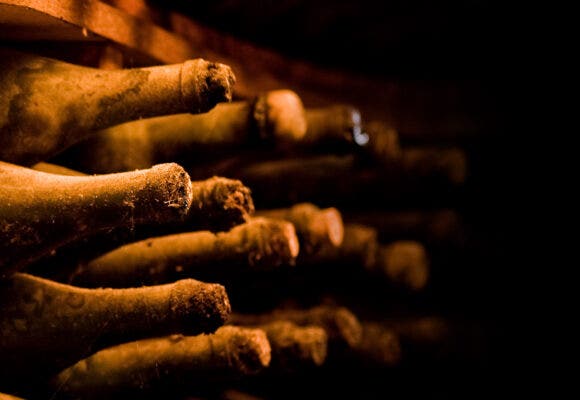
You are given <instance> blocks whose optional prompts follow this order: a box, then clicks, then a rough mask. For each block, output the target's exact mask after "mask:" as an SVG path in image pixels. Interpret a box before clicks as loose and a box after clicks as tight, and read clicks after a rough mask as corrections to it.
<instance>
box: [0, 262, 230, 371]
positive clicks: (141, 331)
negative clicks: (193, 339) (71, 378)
mask: <svg viewBox="0 0 580 400" xmlns="http://www.w3.org/2000/svg"><path fill="white" fill-rule="evenodd" d="M0 310H2V312H1V313H0V359H2V360H3V363H2V365H1V366H0V371H1V372H2V373H1V374H0V376H2V377H5V376H7V375H12V376H22V375H21V374H22V373H23V372H26V375H30V374H31V373H32V372H33V371H38V373H39V374H49V373H56V372H58V371H59V370H60V369H62V368H65V367H67V366H68V365H70V364H72V363H75V362H77V361H78V360H80V359H82V358H84V357H86V356H88V355H89V354H91V353H92V352H94V351H96V350H98V349H99V348H103V347H106V346H110V345H113V344H118V343H123V342H127V341H131V340H137V339H142V338H146V337H154V336H159V335H169V334H174V333H183V334H193V335H195V334H199V333H208V332H213V331H215V330H216V329H217V328H218V327H219V326H221V325H223V323H224V322H225V320H226V319H227V317H228V315H229V313H230V304H229V299H228V296H227V294H226V291H225V289H224V287H223V286H221V285H218V284H210V283H204V282H200V281H196V280H193V279H184V280H180V281H177V282H175V283H171V284H166V285H159V286H149V287H140V288H129V289H85V288H79V287H75V286H70V285H66V284H62V283H57V282H54V281H51V280H47V279H42V278H39V277H35V276H33V275H29V274H24V273H20V272H18V273H15V274H13V275H12V277H11V278H9V279H7V280H4V281H2V282H0ZM39 354H42V357H38V355H39ZM0 379H1V378H0Z"/></svg>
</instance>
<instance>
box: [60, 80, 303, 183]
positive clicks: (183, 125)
mask: <svg viewBox="0 0 580 400" xmlns="http://www.w3.org/2000/svg"><path fill="white" fill-rule="evenodd" d="M305 132H306V120H305V116H304V108H303V105H302V102H301V100H300V98H299V97H298V95H297V94H296V93H294V92H292V91H291V90H274V91H270V92H265V93H263V94H261V95H259V96H257V97H256V98H255V99H253V100H247V101H235V102H232V103H222V104H218V105H217V106H216V107H215V108H213V109H212V110H210V111H208V112H207V113H203V114H173V115H167V116H161V117H155V118H145V119H139V120H136V121H130V122H127V123H124V124H121V125H116V126H113V127H110V128H107V129H104V130H102V131H100V132H98V133H96V134H95V135H92V136H91V137H90V138H87V139H86V140H84V141H82V142H81V143H78V144H76V145H75V146H73V147H71V148H70V149H68V150H67V151H65V152H64V153H63V154H61V155H60V156H59V157H58V158H57V161H58V162H59V163H62V164H66V165H67V166H71V167H74V168H77V169H81V170H83V171H86V172H90V173H111V172H119V171H127V170H132V169H136V168H148V167H150V166H151V165H154V164H158V163H163V162H179V163H182V164H184V165H189V164H190V163H194V162H195V161H196V159H197V158H199V157H203V156H204V155H205V154H206V153H214V152H215V151H214V150H227V149H234V150H236V151H239V150H240V149H243V148H252V147H254V146H257V147H260V146H264V145H272V146H276V145H285V144H292V143H295V142H297V141H300V140H301V138H302V137H303V136H304V133H305Z"/></svg>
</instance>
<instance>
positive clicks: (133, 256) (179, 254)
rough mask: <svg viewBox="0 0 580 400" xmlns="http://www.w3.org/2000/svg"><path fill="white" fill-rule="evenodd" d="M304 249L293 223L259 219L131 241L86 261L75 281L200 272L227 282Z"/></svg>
mask: <svg viewBox="0 0 580 400" xmlns="http://www.w3.org/2000/svg"><path fill="white" fill-rule="evenodd" d="M298 251H299V243H298V238H297V237H296V232H295V230H294V226H293V225H292V224H291V223H289V222H287V221H282V220H275V219H266V218H253V219H252V220H251V221H250V222H248V223H245V224H242V225H239V226H236V227H235V228H233V229H232V230H230V231H228V232H221V233H217V234H214V233H212V232H208V231H198V232H187V233H180V234H174V235H167V236H162V237H156V238H149V239H145V240H142V241H139V242H134V243H129V244H126V245H124V246H121V247H119V248H117V249H115V250H113V251H111V252H109V253H106V254H104V255H102V256H100V257H98V258H96V259H94V260H92V261H90V262H88V263H87V264H86V265H80V266H79V268H78V269H77V271H76V272H75V274H74V276H73V278H72V282H73V283H75V284H78V285H81V286H90V287H95V286H96V287H98V286H107V287H130V286H140V285H150V284H158V283H165V282H171V281H172V280H175V279H178V278H183V277H195V278H199V277H200V276H202V277H203V279H204V280H211V281H218V282H221V280H222V279H224V277H227V276H228V275H234V274H235V273H236V272H239V271H240V270H244V269H250V270H265V269H266V270H269V269H275V268H277V267H279V266H283V265H291V264H292V263H293V262H294V260H295V259H296V257H297V255H298ZM232 269H233V271H232Z"/></svg>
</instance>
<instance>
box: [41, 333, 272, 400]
mask: <svg viewBox="0 0 580 400" xmlns="http://www.w3.org/2000/svg"><path fill="white" fill-rule="evenodd" d="M270 357H271V354H270V344H269V342H268V339H267V337H266V334H265V333H264V332H263V331H262V330H260V329H249V328H240V327H233V326H225V327H222V328H219V329H218V330H217V331H216V332H215V333H213V334H209V335H197V336H182V335H173V336H170V337H163V338H151V339H144V340H139V341H135V342H130V343H124V344H120V345H118V346H113V347H110V348H106V349H103V350H101V351H99V352H97V353H95V354H93V355H92V356H90V357H88V358H86V359H83V360H80V361H79V362H77V363H76V364H74V365H72V366H70V367H69V368H67V369H65V370H63V371H62V372H60V373H59V374H58V375H56V377H54V378H53V379H52V388H53V393H55V395H56V397H57V398H103V397H107V396H111V395H115V396H120V395H125V396H128V395H131V396H147V395H151V394H159V395H162V394H163V393H167V392H169V393H172V394H179V393H183V394H186V393H187V389H188V388H189V389H191V388H198V389H199V388H203V387H208V385H217V384H222V385H223V384H225V383H228V382H232V381H233V380H234V379H237V378H239V377H242V376H247V375H253V374H256V373H258V372H260V371H262V370H263V369H264V368H266V367H267V366H268V365H269V363H270Z"/></svg>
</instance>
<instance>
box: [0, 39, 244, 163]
mask: <svg viewBox="0 0 580 400" xmlns="http://www.w3.org/2000/svg"><path fill="white" fill-rule="evenodd" d="M0 70H2V75H1V76H0V92H1V93H2V94H3V95H2V97H1V98H0V160H3V161H8V162H14V163H18V164H22V165H27V166H29V165H32V164H35V163H36V162H39V161H44V160H47V159H48V158H50V157H51V156H53V155H55V154H57V153H59V152H60V151H62V150H64V149H65V148H67V147H69V146H70V145H72V144H74V143H76V142H79V141H80V140H82V139H83V138H84V137H86V136H87V135H90V134H92V133H93V132H95V131H96V130H99V129H104V128H107V127H110V126H113V125H117V124H120V123H122V122H126V121H132V120H136V119H139V118H146V117H152V116H158V115H167V114H174V113H180V112H181V113H183V112H189V113H202V112H206V111H208V110H210V109H211V108H213V107H214V106H215V105H216V104H217V103H218V102H224V101H230V100H231V96H232V86H233V85H234V83H235V77H234V74H233V73H232V71H231V69H230V68H229V67H228V66H226V65H223V64H219V63H213V62H208V61H205V60H203V59H195V60H189V61H186V62H184V63H181V64H173V65H162V66H155V67H148V68H132V69H121V70H115V71H108V70H101V69H96V68H88V67H82V66H78V65H73V64H69V63H65V62H62V61H59V60H55V59H50V58H46V57H39V56H37V55H34V54H27V53H22V52H18V51H14V50H8V49H0Z"/></svg>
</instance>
